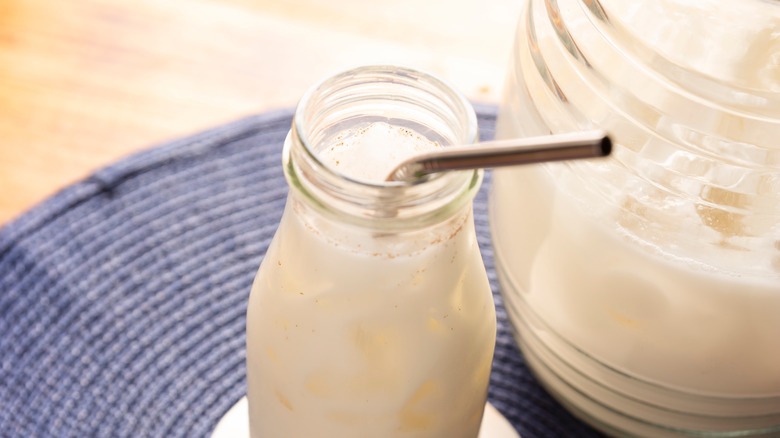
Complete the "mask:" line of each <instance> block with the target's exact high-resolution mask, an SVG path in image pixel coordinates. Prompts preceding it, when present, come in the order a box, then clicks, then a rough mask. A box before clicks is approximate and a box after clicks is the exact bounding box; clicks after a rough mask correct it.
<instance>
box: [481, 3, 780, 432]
mask: <svg viewBox="0 0 780 438" xmlns="http://www.w3.org/2000/svg"><path fill="white" fill-rule="evenodd" d="M722 3H723V4H719V5H717V6H719V7H723V8H731V9H733V11H732V13H723V12H718V13H717V14H715V13H713V14H701V13H700V12H701V11H700V10H699V8H700V7H701V5H698V6H697V3H696V2H681V1H666V2H650V3H649V4H647V5H644V6H647V7H644V6H639V5H640V3H634V2H617V1H615V2H611V1H602V2H600V4H599V5H598V8H597V7H595V6H594V7H592V8H591V9H588V8H586V7H585V5H584V4H583V3H580V2H576V1H568V0H567V1H559V2H556V5H555V6H556V8H558V9H551V8H550V7H549V5H547V6H548V7H545V3H543V2H540V1H536V0H533V1H532V2H531V7H529V9H528V11H529V12H528V14H529V16H527V17H524V21H523V22H522V24H523V26H521V29H520V30H519V31H518V46H517V49H516V50H517V52H516V54H515V62H516V64H515V65H514V67H515V71H514V72H513V74H512V75H511V76H510V81H509V86H508V89H507V97H506V101H505V104H504V106H503V107H502V113H501V116H500V119H499V127H498V134H497V137H498V138H504V137H507V138H511V137H523V136H533V135H542V134H545V133H549V132H556V133H560V132H567V131H573V130H577V129H583V128H584V127H590V126H591V125H590V124H598V126H599V127H602V128H604V129H606V130H608V131H609V132H610V133H611V134H612V135H613V139H614V140H615V141H616V148H615V150H614V152H613V157H612V158H610V159H609V160H608V161H603V162H592V163H571V164H568V163H566V164H551V165H544V166H533V167H528V168H518V169H511V170H500V171H496V173H495V174H494V179H493V192H492V200H491V210H492V211H491V226H492V232H493V236H494V240H493V243H494V249H495V255H496V261H497V269H498V271H499V277H500V280H501V287H502V295H503V296H504V300H505V304H506V307H507V310H508V313H509V314H510V319H512V321H513V322H514V323H515V325H516V326H517V328H518V339H519V340H520V343H521V346H522V347H523V350H524V353H525V355H526V357H527V359H528V361H529V363H530V364H531V365H532V366H533V368H534V369H535V371H536V372H537V374H538V375H539V376H540V378H541V380H542V381H543V382H544V383H545V384H546V385H547V387H548V388H550V389H551V390H552V392H553V393H554V394H556V395H558V396H559V398H560V399H561V400H562V401H564V402H565V403H566V404H567V405H568V406H569V407H571V408H573V409H574V411H575V412H577V413H579V414H580V415H581V416H582V417H583V418H585V419H588V420H590V421H592V422H593V423H594V424H596V425H598V426H599V427H601V428H604V429H606V430H608V431H610V432H613V433H617V434H631V435H636V436H652V437H660V436H679V435H680V434H691V435H697V436H698V434H699V433H700V432H704V433H705V434H711V435H712V436H727V435H728V434H734V436H735V435H737V434H743V433H744V434H746V435H745V436H747V434H756V435H760V434H768V435H767V436H769V435H771V434H772V433H780V318H778V315H779V314H780V313H779V312H780V219H779V217H780V214H779V213H780V207H778V206H780V170H778V167H777V163H778V161H777V157H778V151H779V150H780V148H778V147H777V143H776V140H774V138H777V137H776V134H777V130H778V129H779V128H780V125H779V124H778V121H777V119H772V118H770V117H769V115H767V116H763V115H761V114H760V112H761V111H769V110H766V109H762V108H760V107H759V105H760V104H761V103H762V102H763V103H764V104H766V105H767V106H769V105H770V104H772V103H773V101H762V100H761V99H757V98H756V99H754V100H752V101H751V100H750V98H752V96H749V94H747V92H744V93H743V94H738V93H736V92H735V93H734V95H735V96H737V97H736V98H739V99H740V101H739V103H738V104H733V105H734V108H731V107H727V106H725V104H721V103H719V104H714V103H712V102H707V101H706V100H705V99H704V98H702V97H701V96H700V95H696V93H701V94H705V95H706V93H712V94H713V95H715V94H717V93H722V94H717V97H718V98H720V97H722V96H723V95H724V94H725V92H724V91H723V90H724V89H725V87H726V85H724V84H727V85H733V84H732V83H729V81H734V82H736V80H735V79H734V77H736V78H737V79H738V80H740V81H744V82H745V83H741V84H740V85H743V86H746V89H747V90H750V91H751V92H752V91H755V90H766V89H773V88H776V84H777V82H772V81H776V80H777V79H778V76H777V75H776V74H775V73H776V72H777V69H776V63H770V62H768V61H767V59H768V58H766V56H765V55H766V53H767V52H774V51H775V50H774V49H772V47H776V46H777V42H776V38H775V39H767V38H766V37H767V35H768V34H767V29H770V28H776V23H778V22H780V21H778V17H777V15H778V14H777V9H776V8H775V9H774V14H775V15H774V16H771V15H769V14H753V15H750V14H745V13H744V12H745V11H742V8H743V4H742V3H729V4H728V5H727V4H725V3H727V2H722ZM651 5H655V6H651ZM729 5H730V6H729ZM591 6H593V5H591ZM602 6H603V7H604V8H605V9H606V10H607V13H604V11H603V10H600V9H599V8H600V7H602ZM759 6H760V7H761V8H764V7H766V8H767V9H766V10H767V11H768V10H769V8H771V7H770V6H768V5H759V2H750V4H748V2H746V3H745V6H744V8H747V9H749V8H756V7H759ZM656 7H657V8H658V9H659V10H660V12H657V13H658V14H659V16H664V15H663V14H666V15H668V16H670V17H673V18H672V19H670V22H667V23H665V25H664V26H653V24H655V22H653V21H651V22H650V24H646V25H643V24H642V23H645V22H646V21H647V20H648V19H649V17H648V14H651V12H652V11H653V9H654V8H656ZM675 8H678V9H675ZM686 8H687V9H686ZM713 8H714V9H717V10H718V11H720V9H718V8H717V7H716V6H713ZM599 11H600V12H601V15H599ZM553 13H554V14H559V15H558V16H556V17H555V19H551V17H549V16H548V14H553ZM651 15H652V14H651ZM595 16H598V18H594V17H595ZM712 17H716V18H719V19H722V20H723V23H724V26H713V25H711V24H712V23H711V22H709V21H708V20H710V19H712ZM746 17H753V18H750V20H744V19H745V18H746ZM757 17H761V18H760V19H758V18H757ZM656 18H657V17H656ZM754 19H755V20H757V21H756V22H754ZM556 20H557V21H556ZM600 20H612V22H611V23H609V24H608V25H607V24H603V23H601V22H600ZM620 20H626V22H621V21H620ZM632 20H633V21H632ZM740 20H742V21H740ZM552 23H554V24H552ZM680 23H682V25H680ZM726 23H731V24H733V26H732V27H729V26H725V24H726ZM759 23H760V24H759ZM599 26H600V27H599ZM741 26H743V27H741ZM616 29H620V30H625V29H630V30H632V31H633V30H635V29H640V31H639V32H638V35H639V36H640V37H642V38H645V40H643V41H642V44H643V45H641V44H639V43H635V42H634V41H633V40H630V38H629V37H628V36H627V35H624V34H620V33H618V30H616ZM611 32H614V33H611ZM691 33H694V34H697V35H706V37H705V36H700V37H698V38H694V37H691V38H688V37H689V36H691V35H690V34H691ZM674 36H676V37H677V39H674V38H672V37H674ZM566 38H571V39H572V40H573V42H572V41H569V40H566ZM609 38H612V40H610V42H611V44H608V43H607V42H606V40H608V39H609ZM620 38H625V40H623V39H620ZM656 39H657V40H658V41H656ZM560 40H564V41H560ZM713 41H715V43H712V42H713ZM705 43H706V44H712V45H713V47H717V48H718V49H719V51H716V52H708V51H707V50H702V48H701V47H702V44H705ZM648 47H650V48H652V49H655V50H658V52H661V53H664V54H665V55H667V56H668V57H670V58H673V59H674V61H675V63H676V64H675V67H674V68H670V69H669V71H671V73H669V72H668V71H665V70H664V71H661V72H659V71H654V70H652V69H651V67H652V68H658V69H662V68H663V67H666V65H665V64H663V63H662V62H660V61H659V62H656V63H653V62H652V61H657V60H658V58H660V57H653V56H651V55H656V54H655V53H654V52H650V51H649V50H648ZM747 47H750V48H751V50H747ZM579 50H581V51H582V52H577V51H579ZM634 51H635V52H634ZM644 51H647V52H644ZM643 56H646V58H643ZM584 59H587V61H584ZM716 61H720V62H716ZM644 62H646V63H647V64H643V63H644ZM681 66H685V67H689V68H691V69H692V70H695V69H697V68H701V69H702V70H706V71H707V73H708V74H710V75H711V76H712V77H717V78H718V80H719V81H721V82H720V83H719V84H718V85H717V87H715V86H712V84H711V83H710V82H707V81H708V80H709V79H705V78H703V77H702V76H701V75H699V76H697V75H698V72H695V73H691V72H688V71H683V69H682V68H681ZM746 72H752V73H751V74H750V75H748V74H746ZM759 73H760V74H759ZM663 74H669V77H666V76H663ZM691 77H693V79H691ZM674 81H678V82H674ZM762 81H763V82H762ZM767 82H768V83H767ZM682 85H686V86H690V87H698V88H694V89H692V90H685V89H682V88H681V87H682ZM708 87H712V88H711V89H710V88H708ZM721 87H722V88H721ZM713 90H714V91H713ZM729 91H731V90H729ZM756 94H760V92H758V91H757V92H756ZM736 98H735V99H736ZM774 103H776V102H774ZM753 104H755V105H756V106H755V107H750V106H749V105H753ZM738 105H742V106H744V107H740V106H738ZM773 133H774V135H773ZM773 431H774V432H773ZM719 433H722V434H723V435H718V434H719ZM729 436H732V435H729ZM751 436H752V435H751ZM762 436H763V435H762ZM772 436H775V435H772Z"/></svg>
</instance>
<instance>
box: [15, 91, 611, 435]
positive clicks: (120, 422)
mask: <svg viewBox="0 0 780 438" xmlns="http://www.w3.org/2000/svg"><path fill="white" fill-rule="evenodd" d="M477 109H478V114H479V123H480V127H481V131H482V138H483V139H487V138H492V136H493V128H494V126H495V109H494V108H493V107H488V106H479V107H478V108H477ZM291 118H292V112H291V111H290V110H283V111H275V112H270V113H266V114H263V115H260V116H255V117H250V118H247V119H244V120H241V121H238V122H235V123H232V124H230V125H227V126H223V127H220V128H216V129H212V130H210V131H208V132H205V133H202V134H198V135H194V136H192V137H188V138H184V139H181V140H178V141H174V142H172V143H169V144H166V145H163V146H160V147H157V148H154V149H151V150H148V151H146V152H143V153H140V154H138V155H135V156H132V157H130V158H127V159H125V160H122V161H120V162H118V163H117V164H115V165H112V166H110V167H108V168H105V169H103V170H101V171H99V172H97V173H95V174H94V175H92V176H91V177H89V178H87V179H86V180H84V181H82V182H80V183H77V184H75V185H73V186H70V187H68V188H67V189H65V190H63V191H62V192H60V193H59V194H57V195H56V196H54V197H52V198H51V199H49V200H47V201H46V202H44V203H43V204H41V205H39V206H38V207H36V208H34V209H32V210H31V211H29V212H27V213H26V214H24V215H23V216H21V217H20V218H19V219H17V220H16V221H14V222H11V223H9V224H8V225H6V226H5V227H3V228H2V229H0V436H3V437H25V438H26V437H93V436H95V437H133V438H138V437H208V436H209V435H210V434H211V431H212V429H213V428H214V426H215V425H216V423H217V421H218V420H219V418H220V417H221V416H222V415H223V414H224V413H225V412H226V411H227V410H228V409H229V408H230V407H231V406H232V405H233V403H235V402H236V401H237V400H238V399H239V398H241V396H242V395H243V394H244V392H245V385H246V383H245V369H244V355H245V348H244V327H245V325H244V324H245V317H244V312H245V310H246V301H247V297H248V294H249V289H250V286H251V283H252V279H253V277H254V274H255V271H256V269H257V267H258V266H259V264H260V260H261V259H262V257H263V254H264V252H265V250H266V248H267V246H268V244H269V242H270V239H271V237H272V236H273V234H274V232H275V230H276V226H277V222H278V220H279V218H280V215H281V212H282V209H283V207H284V204H285V196H286V193H287V186H286V183H285V180H284V177H283V175H282V169H281V158H280V156H281V145H282V142H283V139H284V136H285V135H286V133H287V130H288V129H289V126H290V121H291ZM489 184H490V178H489V175H488V176H487V178H486V181H485V184H484V186H483V188H482V191H481V192H480V193H479V195H478V197H477V199H476V201H475V218H476V225H477V230H478V234H479V243H480V245H481V247H482V250H483V252H482V254H483V256H484V259H485V263H486V265H487V268H488V273H489V276H490V280H491V283H492V285H493V289H494V291H496V290H497V282H496V276H495V271H494V269H493V252H492V249H491V247H490V239H489V235H488V226H487V225H488V224H487V212H486V189H487V187H488V186H489ZM496 305H497V310H498V322H499V328H498V340H497V345H496V355H495V360H494V369H493V374H492V377H491V387H490V393H489V398H490V401H491V402H492V403H493V404H494V405H495V406H496V408H498V409H499V410H500V411H501V412H502V413H503V414H504V415H505V416H506V417H507V418H508V419H509V421H510V422H511V423H512V424H513V425H514V426H515V427H516V428H517V430H518V431H519V432H520V433H521V434H522V436H523V437H524V438H533V437H567V436H576V437H589V436H600V435H598V434H597V433H596V432H594V431H593V430H592V429H590V428H589V427H587V426H586V425H584V424H583V423H581V422H580V421H578V420H577V419H575V418H573V417H572V416H571V415H570V414H568V413H567V412H566V411H565V410H564V409H563V408H562V407H561V406H560V405H558V404H557V403H556V402H555V401H554V400H552V399H551V398H550V397H549V396H548V395H547V393H545V392H544V390H543V389H542V388H541V387H540V386H539V385H538V383H537V382H536V381H535V380H534V378H533V377H532V375H531V374H530V372H529V371H528V369H527V367H526V365H525V363H524V361H523V358H522V356H521V355H520V353H519V352H518V350H517V348H516V347H515V344H514V341H513V339H512V337H511V334H510V328H509V325H508V322H507V319H506V313H505V312H504V309H503V305H502V301H501V298H500V296H499V295H497V294H496Z"/></svg>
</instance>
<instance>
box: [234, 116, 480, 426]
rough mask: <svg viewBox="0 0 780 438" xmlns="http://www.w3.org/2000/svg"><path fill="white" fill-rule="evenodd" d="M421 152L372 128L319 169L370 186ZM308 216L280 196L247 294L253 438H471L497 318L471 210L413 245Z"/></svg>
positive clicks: (402, 237) (398, 132) (325, 153)
mask: <svg viewBox="0 0 780 438" xmlns="http://www.w3.org/2000/svg"><path fill="white" fill-rule="evenodd" d="M388 144H391V145H393V146H394V147H393V148H392V150H388ZM432 147H436V145H435V143H433V142H430V141H428V140H426V139H425V138H424V137H422V136H421V135H420V134H418V133H416V132H414V131H410V130H408V129H407V128H402V127H398V126H393V125H388V124H384V123H375V124H372V125H370V126H367V127H363V128H360V129H357V130H350V131H345V132H342V133H341V134H339V135H337V136H336V137H335V140H334V141H333V143H332V144H330V145H328V146H327V147H325V148H322V152H321V157H320V158H321V160H323V161H324V162H326V163H329V165H331V166H332V167H333V168H335V169H338V170H340V171H343V172H344V173H345V174H347V175H349V176H350V177H352V178H354V179H362V180H374V181H382V180H384V178H385V177H386V175H387V173H389V171H390V169H392V167H393V166H394V165H395V164H397V160H399V159H402V158H403V157H404V156H405V154H410V153H414V152H416V151H420V150H424V149H428V148H432ZM385 169H386V171H385ZM313 215H314V213H312V212H311V211H310V210H309V209H308V208H307V207H306V205H305V204H304V203H303V202H301V201H299V200H296V196H295V194H291V197H290V199H289V200H288V206H287V208H286V210H285V213H284V217H283V219H282V221H281V224H280V227H279V230H278V231H277V234H276V236H275V238H274V240H273V242H272V244H271V246H270V248H269V250H268V252H267V254H266V256H265V259H264V260H263V263H262V265H261V267H260V270H259V272H258V275H257V277H256V279H255V283H254V285H253V287H252V293H251V296H250V300H249V306H248V313H247V366H248V373H247V380H248V398H249V404H250V407H249V409H250V411H249V412H250V424H251V433H252V436H253V437H255V438H260V437H262V438H269V437H271V438H273V437H291V436H317V437H333V438H346V437H365V436H372V437H444V436H447V437H476V436H477V433H478V429H479V425H480V421H481V417H482V412H483V410H484V406H485V400H486V394H487V383H488V378H489V374H490V367H491V362H492V355H493V348H494V343H495V311H494V307H493V306H494V304H493V298H492V294H491V292H490V287H489V284H488V281H487V277H486V274H485V270H484V266H483V264H482V259H481V256H480V253H479V250H478V247H477V242H476V238H475V234H474V231H473V219H472V216H471V209H470V208H467V209H464V211H462V212H461V213H459V214H456V215H455V216H454V217H453V218H451V219H449V220H445V221H444V223H442V224H438V225H435V226H433V227H429V228H430V229H427V228H426V229H424V230H419V231H414V232H412V234H407V233H376V232H373V231H371V230H363V229H357V228H355V229H352V230H351V231H350V228H349V226H346V228H345V226H342V225H343V224H337V223H329V222H327V221H325V220H322V219H321V218H320V219H316V218H315V217H314V216H313ZM336 228H338V229H339V230H338V231H336V230H335V229H336ZM345 230H346V231H345ZM410 240H411V241H413V242H412V244H409V242H408V241H410Z"/></svg>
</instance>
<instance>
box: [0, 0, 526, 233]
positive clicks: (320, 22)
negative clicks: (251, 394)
mask: <svg viewBox="0 0 780 438" xmlns="http://www.w3.org/2000/svg"><path fill="white" fill-rule="evenodd" d="M521 3H522V2H521V0H512V1H509V0H493V1H477V0H462V1H458V2H455V1H445V0H428V1H425V0H396V1H393V2H374V1H365V0H363V1H358V0H342V1H334V0H329V1H326V0H225V1H217V0H166V1H158V0H140V1H133V2H127V1H120V0H68V1H54V0H49V1H47V0H0V224H2V223H4V222H6V221H8V220H10V219H11V218H13V217H15V216H17V215H19V214H20V213H21V212H23V211H24V210H26V209H28V208H30V207H31V206H33V205H34V204H36V203H38V202H40V201H41V200H43V199H44V198H45V197H47V196H50V195H52V194H53V193H55V192H56V191H57V190H59V189H61V188H62V187H63V186H65V185H67V184H69V183H72V182H74V181H77V180H78V179H80V178H83V177H85V176H86V175H88V174H89V173H90V172H92V171H94V170H95V169H97V168H99V167H102V166H105V165H106V164H108V163H111V162H113V161H115V160H117V159H119V158H121V157H123V156H126V155H128V154H130V153H133V152H136V151H138V150H141V149H143V148H146V147H151V146H153V145H155V144H158V143H160V142H163V141H165V140H168V139H172V138H175V137H178V136H182V135H187V134H190V133H193V132H196V131H200V130H203V129H206V128H208V127H211V126H215V125H218V124H221V123H224V122H227V121H230V120H233V119H236V118H238V117H241V116H244V115H248V114H252V113H258V112H262V111H265V110H268V109H271V108H276V107H291V106H294V105H295V103H296V101H297V99H298V98H299V97H300V95H301V94H302V93H303V92H304V91H305V90H306V88H308V87H309V86H310V85H311V84H312V83H313V82H315V81H317V80H318V79H320V78H321V77H323V76H326V75H328V74H331V73H334V72H336V71H338V70H342V69H345V68H348V67H352V66H357V65H365V64H376V63H393V64H403V65H408V66H411V67H415V68H418V69H423V70H427V71H430V72H433V73H435V74H437V75H439V76H441V77H443V78H445V79H447V80H449V81H450V82H452V83H453V84H454V85H455V86H456V87H457V88H459V89H461V91H463V92H464V93H466V94H467V95H468V96H469V97H470V98H472V99H474V100H476V101H487V102H497V101H498V100H499V99H500V95H501V88H502V84H503V81H504V76H505V70H506V63H507V59H508V57H509V53H510V49H511V45H512V39H513V33H514V27H515V20H516V17H517V15H518V14H519V11H520V7H521V6H522V4H521Z"/></svg>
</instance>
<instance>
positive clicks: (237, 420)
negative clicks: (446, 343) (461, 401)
mask: <svg viewBox="0 0 780 438" xmlns="http://www.w3.org/2000/svg"><path fill="white" fill-rule="evenodd" d="M211 438H249V414H248V410H247V403H246V397H243V398H241V400H239V401H238V403H236V404H235V405H233V407H232V408H230V410H229V411H227V413H225V415H224V416H223V417H222V419H220V420H219V423H218V424H217V427H216V428H214V432H213V433H212V434H211ZM479 438H520V435H518V434H517V432H516V431H515V429H514V427H512V425H511V424H509V422H508V421H506V418H504V417H503V415H501V413H500V412H498V410H496V408H494V407H493V406H492V405H491V404H490V403H488V404H486V405H485V415H484V416H483V417H482V427H481V428H480V430H479Z"/></svg>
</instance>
